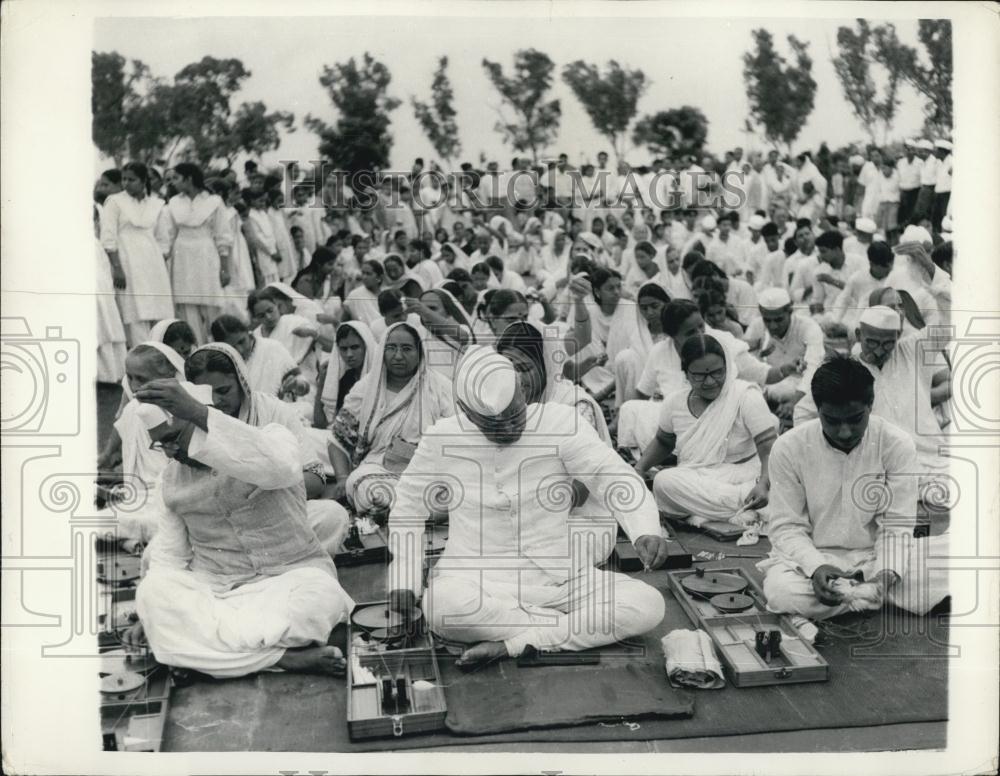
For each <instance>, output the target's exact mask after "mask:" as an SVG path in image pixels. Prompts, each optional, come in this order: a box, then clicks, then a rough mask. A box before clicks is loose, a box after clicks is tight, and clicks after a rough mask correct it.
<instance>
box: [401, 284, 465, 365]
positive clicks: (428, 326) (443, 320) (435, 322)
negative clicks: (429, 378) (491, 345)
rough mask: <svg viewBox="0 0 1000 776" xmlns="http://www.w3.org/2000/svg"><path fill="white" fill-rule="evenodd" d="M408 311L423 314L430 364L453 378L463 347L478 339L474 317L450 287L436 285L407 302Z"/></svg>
mask: <svg viewBox="0 0 1000 776" xmlns="http://www.w3.org/2000/svg"><path fill="white" fill-rule="evenodd" d="M406 312H407V313H408V314H416V315H418V316H420V323H421V325H422V326H423V328H424V329H425V331H426V332H427V334H426V336H425V335H423V333H422V334H421V336H423V337H424V354H425V357H426V361H427V365H428V367H430V368H431V369H433V370H434V371H435V372H437V373H438V374H440V375H441V376H442V377H443V378H444V379H445V380H447V381H449V382H451V381H452V380H453V379H454V376H455V365H456V364H457V363H458V358H459V356H460V355H461V353H462V351H463V350H464V349H465V347H466V346H467V345H469V344H470V343H474V342H475V341H476V339H475V336H474V335H473V333H472V325H473V324H472V321H471V319H470V318H469V316H468V314H467V313H466V312H465V309H464V308H463V307H462V305H461V304H459V302H458V300H457V299H456V298H455V297H454V296H453V295H452V294H451V293H450V292H449V291H447V290H446V289H443V288H432V289H430V290H429V291H424V292H423V293H422V294H421V295H420V300H419V301H416V300H411V301H410V302H409V303H408V304H407V305H406Z"/></svg>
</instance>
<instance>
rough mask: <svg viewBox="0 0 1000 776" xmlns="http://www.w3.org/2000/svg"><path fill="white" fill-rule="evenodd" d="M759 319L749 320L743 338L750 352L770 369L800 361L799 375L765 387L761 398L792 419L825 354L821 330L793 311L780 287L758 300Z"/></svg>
mask: <svg viewBox="0 0 1000 776" xmlns="http://www.w3.org/2000/svg"><path fill="white" fill-rule="evenodd" d="M757 305H758V308H759V309H760V317H755V318H754V319H753V320H752V321H750V326H749V328H748V329H747V331H746V334H744V335H743V339H744V340H745V341H746V342H747V343H748V344H749V345H750V352H751V353H753V354H754V355H755V356H757V357H758V358H760V359H761V360H763V361H766V362H767V363H768V364H770V365H771V366H780V365H781V364H784V363H786V362H789V361H792V362H800V361H801V362H802V363H803V364H804V370H803V372H802V373H801V374H799V373H793V374H790V375H789V376H788V377H786V378H784V379H783V380H781V381H780V382H777V383H774V384H772V385H767V386H765V387H764V397H765V398H766V399H767V400H768V401H769V402H770V403H771V404H772V405H773V406H776V407H777V409H776V414H777V416H778V417H779V418H785V419H787V420H789V421H791V419H792V408H793V407H794V406H795V404H796V402H798V401H799V399H801V398H802V397H803V396H804V395H805V391H803V390H802V388H801V386H808V385H809V381H810V380H811V379H812V375H813V372H814V371H815V370H816V367H818V366H819V365H820V364H821V363H823V358H824V356H825V355H826V349H825V346H824V340H823V330H822V329H821V328H820V325H819V324H818V323H816V321H814V320H813V319H812V318H809V317H807V316H805V315H801V314H799V313H794V312H793V311H792V298H791V296H789V294H788V292H787V291H786V290H785V289H783V288H767V289H764V290H763V291H762V292H761V293H760V295H759V296H758V297H757Z"/></svg>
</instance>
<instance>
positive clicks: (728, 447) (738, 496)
mask: <svg viewBox="0 0 1000 776" xmlns="http://www.w3.org/2000/svg"><path fill="white" fill-rule="evenodd" d="M680 355H681V366H682V368H683V370H684V373H685V375H686V376H687V380H688V383H689V384H690V386H691V387H690V388H683V389H681V390H679V391H675V392H674V393H672V394H670V395H669V396H667V397H665V398H664V400H663V404H662V407H661V410H660V422H659V428H658V429H657V433H656V437H655V439H654V440H653V442H652V443H651V444H650V446H649V447H648V448H647V449H646V451H645V452H644V453H643V455H642V458H641V459H640V460H639V462H638V463H637V464H636V467H635V468H636V471H637V472H638V473H639V474H640V475H643V476H645V474H646V472H647V471H648V470H649V469H650V468H651V467H653V466H658V465H659V464H661V463H663V462H664V460H666V458H667V457H668V456H669V455H671V454H672V453H674V452H675V451H676V454H677V466H676V467H674V468H667V469H663V470H661V471H660V472H659V473H657V474H656V476H655V478H654V479H653V495H654V496H655V497H656V502H657V505H658V506H659V508H660V511H661V512H665V513H667V514H669V515H673V516H677V517H691V518H692V522H697V523H701V522H705V521H707V520H729V519H730V518H735V517H736V516H737V515H738V514H740V513H741V512H745V511H751V510H757V509H761V508H763V507H765V506H766V505H767V499H768V490H769V487H770V482H769V479H768V473H767V461H768V456H769V455H770V452H771V445H772V444H773V443H774V440H775V439H776V438H777V431H776V429H777V427H778V420H777V418H775V417H774V416H773V415H772V414H771V412H770V410H769V409H768V407H767V401H766V400H765V399H764V394H763V393H762V392H761V390H760V388H759V386H757V385H754V384H752V383H748V382H746V381H745V380H740V379H739V378H738V377H737V367H736V362H735V360H734V358H733V355H732V354H731V352H730V351H729V349H728V348H727V347H724V346H723V345H722V344H721V342H720V340H719V339H716V338H715V337H713V336H709V335H700V336H694V337H689V338H688V339H687V340H686V341H685V342H684V345H683V346H682V347H681V353H680ZM752 518H753V516H752V515H751V516H749V517H748V519H747V522H753V519H752Z"/></svg>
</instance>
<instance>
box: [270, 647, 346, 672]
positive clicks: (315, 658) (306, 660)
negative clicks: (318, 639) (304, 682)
mask: <svg viewBox="0 0 1000 776" xmlns="http://www.w3.org/2000/svg"><path fill="white" fill-rule="evenodd" d="M278 668H284V669H285V670H286V671H293V672H295V673H300V674H326V675H327V676H343V675H344V674H345V673H346V672H347V661H346V660H345V659H344V653H343V652H341V651H340V647H330V646H323V647H306V648H305V649H286V650H285V654H284V655H282V656H281V660H279V661H278Z"/></svg>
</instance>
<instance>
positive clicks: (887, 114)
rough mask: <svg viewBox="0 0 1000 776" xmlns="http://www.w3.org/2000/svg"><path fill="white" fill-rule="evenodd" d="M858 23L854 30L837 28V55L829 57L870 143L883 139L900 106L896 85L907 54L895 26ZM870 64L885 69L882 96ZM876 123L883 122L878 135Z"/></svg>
mask: <svg viewBox="0 0 1000 776" xmlns="http://www.w3.org/2000/svg"><path fill="white" fill-rule="evenodd" d="M857 26H858V29H857V31H855V30H854V29H852V28H851V27H840V28H838V30H837V48H838V50H839V54H838V55H837V56H836V57H834V58H833V60H832V61H833V69H834V71H835V72H836V73H837V78H838V79H839V80H840V85H841V88H842V89H843V90H844V97H845V98H846V99H847V101H848V102H849V103H850V104H851V109H852V110H853V111H854V115H855V116H857V117H858V119H859V120H860V121H861V125H862V126H863V127H864V129H865V131H866V132H867V133H868V135H869V137H870V138H871V141H872V143H876V142H878V140H879V139H881V141H882V142H885V139H886V136H887V135H888V134H889V131H890V130H891V129H892V122H893V120H894V119H895V117H896V109H897V108H898V107H899V86H900V83H901V82H902V77H903V69H904V67H905V66H906V62H907V60H908V58H909V57H908V55H907V54H906V52H905V47H903V46H902V45H901V44H900V42H899V38H898V37H897V36H896V27H895V25H893V24H883V25H879V26H878V27H875V28H872V27H871V26H869V24H868V22H867V21H865V20H864V19H858V20H857ZM873 64H878V65H881V66H882V68H883V69H884V71H885V73H884V75H885V80H886V85H885V92H884V96H883V97H882V99H879V96H878V89H877V88H876V86H875V81H874V79H873V77H872V72H871V68H872V65H873ZM878 124H881V125H882V132H881V138H879V137H878V136H877V134H876V131H875V130H876V126H877V125H878Z"/></svg>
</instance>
